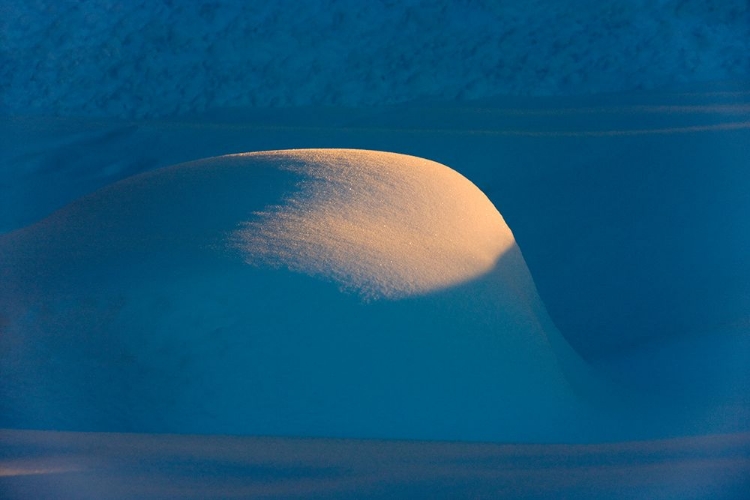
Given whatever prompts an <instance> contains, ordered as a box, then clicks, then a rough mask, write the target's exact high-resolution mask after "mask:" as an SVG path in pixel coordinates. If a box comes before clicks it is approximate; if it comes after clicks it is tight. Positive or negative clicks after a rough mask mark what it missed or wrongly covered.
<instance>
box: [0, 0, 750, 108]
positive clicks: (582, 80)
mask: <svg viewBox="0 0 750 500" xmlns="http://www.w3.org/2000/svg"><path fill="white" fill-rule="evenodd" d="M748 54H750V10H748V3H747V2H746V1H745V0H714V1H704V0H659V1H653V0H628V1H621V0H571V1H564V2H563V1H556V0H526V1H522V2H520V1H502V2H492V1H488V2H468V1H432V0H403V1H390V0H381V1H372V2H370V1H367V2H362V1H354V0H351V1H350V0H312V1H304V2H298V1H292V0H281V1H273V2H245V1H240V0H236V1H232V0H220V1H215V0H212V1H172V0H165V1H157V0H145V1H144V0H141V1H138V0H134V1H128V2H123V1H114V0H92V1H87V2H79V1H74V0H34V1H32V0H2V2H0V112H1V113H4V114H23V113H37V114H45V115H50V114H52V115H65V116H80V115H85V116H110V117H112V116H118V117H145V116H148V117H153V116H168V115H174V114H184V113H189V112H199V111H203V110H205V109H213V108H225V107H245V106H252V107H268V106H273V107H279V106H284V107H288V106H300V105H349V106H362V105H376V104H384V103H394V102H404V101H413V100H416V99H424V98H431V99H438V100H467V99H475V98H482V97H489V96H497V95H521V94H523V95H526V94H530V95H568V94H584V93H604V92H613V91H624V90H634V89H651V88H661V87H669V86H674V85H676V84H684V83H695V82H705V81H716V80H742V79H747V78H748V77H750V56H749V55H748Z"/></svg>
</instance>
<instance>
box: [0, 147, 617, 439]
mask: <svg viewBox="0 0 750 500" xmlns="http://www.w3.org/2000/svg"><path fill="white" fill-rule="evenodd" d="M0 279H2V282H3V288H4V290H5V292H4V293H3V295H2V297H1V298H0V318H1V320H2V321H1V322H0V328H2V331H3V335H2V336H1V337H0V410H1V411H0V427H13V428H54V429H75V430H99V431H102V430H104V431H123V430H124V431H132V430H138V431H145V432H180V433H182V432H191V433H237V434H256V435H258V434H274V435H296V436H309V435H315V436H329V437H336V436H349V437H388V438H419V439H459V440H460V439H469V440H527V441H528V440H545V441H554V440H570V439H589V438H591V436H593V435H596V434H597V432H598V431H597V425H601V424H597V422H599V420H597V419H596V418H595V417H594V414H595V412H594V411H593V410H592V409H591V408H590V407H589V406H588V405H587V404H586V403H585V400H586V395H590V391H592V390H594V389H593V385H594V382H593V380H592V377H591V376H590V374H589V373H588V372H587V369H586V367H585V366H584V365H583V363H582V362H581V361H580V360H579V359H578V357H577V356H576V355H575V353H574V352H573V351H572V350H571V349H570V348H569V347H568V346H567V344H566V343H565V341H564V340H563V339H562V337H561V336H560V334H559V333H558V332H557V330H556V329H555V328H554V326H553V325H552V323H551V322H550V320H549V319H548V317H547V314H546V312H545V310H544V307H543V305H542V303H541V301H540V299H539V297H538V295H537V293H536V290H535V287H534V284H533V281H532V279H531V276H530V274H529V272H528V270H527V268H526V265H525V262H524V260H523V257H522V256H521V253H520V251H519V250H518V248H517V246H516V245H515V242H514V239H513V235H512V233H511V232H510V230H509V229H508V227H507V226H506V225H505V223H504V221H503V219H502V217H501V216H500V214H499V213H498V212H497V210H495V208H494V207H493V205H492V204H491V203H490V202H489V200H488V199H487V198H486V197H485V196H484V195H483V194H482V192H481V191H479V189H477V188H476V187H475V186H474V185H473V184H472V183H470V182H469V181H468V180H466V179H465V178H464V177H462V176H461V175H460V174H458V173H456V172H454V171H453V170H451V169H449V168H447V167H445V166H443V165H440V164H437V163H434V162H431V161H428V160H423V159H419V158H416V157H410V156H405V155H399V154H393V153H382V152H374V151H361V150H292V151H276V152H265V153H249V154H241V155H230V156H224V157H218V158H211V159H207V160H201V161H197V162H192V163H187V164H182V165H177V166H174V167H168V168H164V169H160V170H156V171H152V172H148V173H145V174H141V175H138V176H136V177H132V178H129V179H126V180H123V181H120V182H118V183H115V184H113V185H111V186H109V187H107V188H104V189H102V190H99V191H97V192H95V193H93V194H91V195H89V196H86V197H84V198H82V199H80V200H78V201H76V202H74V203H72V204H70V205H68V206H67V207H65V208H63V209H61V210H59V211H57V212H55V213H54V214H52V215H51V216H50V217H48V218H46V219H44V220H42V221H40V222H39V223H37V224H35V225H32V226H29V227H27V228H25V229H22V230H18V231H15V232H12V233H9V234H7V235H4V236H2V238H1V239H0ZM610 423H611V422H610Z"/></svg>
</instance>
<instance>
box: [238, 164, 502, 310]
mask: <svg viewBox="0 0 750 500" xmlns="http://www.w3.org/2000/svg"><path fill="white" fill-rule="evenodd" d="M245 156H250V157H251V156H256V157H257V156H263V157H270V158H278V159H279V160H281V161H282V162H283V161H284V160H288V163H284V166H283V167H282V168H284V169H288V170H291V171H294V172H295V173H297V174H299V175H301V176H302V179H303V180H302V181H301V182H300V183H299V185H298V187H299V189H298V191H296V192H294V193H291V194H289V195H288V196H287V198H286V199H285V200H284V201H283V203H282V204H280V205H277V206H272V207H268V208H266V209H265V210H264V211H262V212H260V213H258V214H256V215H257V218H256V219H254V220H251V221H248V222H247V223H246V224H244V226H243V227H242V228H241V229H239V230H238V231H236V232H235V234H234V235H233V244H235V245H237V246H239V247H240V248H241V249H242V250H243V251H244V252H245V256H246V261H247V262H248V263H252V264H257V263H262V264H270V265H275V266H286V267H288V268H290V269H292V270H295V271H299V272H304V273H307V274H311V275H315V276H320V277H324V278H328V279H332V280H334V281H335V282H337V283H339V284H340V285H341V286H342V288H344V289H347V290H353V291H356V292H358V293H360V294H361V295H362V296H363V297H365V298H382V297H384V298H399V297H405V296H411V295H419V294H424V293H428V292H430V291H433V290H438V289H442V288H446V287H449V286H452V285H455V284H458V283H462V282H465V281H468V280H471V279H472V278H475V277H477V276H480V275H482V274H484V273H486V272H488V271H489V270H491V269H492V268H493V266H494V265H495V263H496V261H497V259H498V258H499V257H500V256H501V255H502V254H503V253H504V252H505V251H506V250H507V249H508V248H510V247H511V246H512V245H514V238H513V235H512V233H511V231H510V229H508V227H507V225H506V224H505V221H504V220H503V218H502V216H501V215H500V213H499V212H498V211H497V210H496V209H495V207H494V206H493V205H492V203H491V202H490V201H489V200H488V199H487V197H486V196H485V195H484V194H483V193H482V192H481V191H480V190H479V189H478V188H477V187H476V186H475V185H474V184H472V183H471V182H470V181H469V180H467V179H466V178H465V177H463V176H462V175H460V174H459V173H457V172H456V171H454V170H452V169H450V168H448V167H446V166H444V165H441V164H439V163H436V162H433V161H429V160H424V159H421V158H417V157H413V156H407V155H401V154H396V153H383V152H376V151H362V150H348V149H319V150H291V151H283V152H281V151H278V152H270V153H258V154H256V153H248V154H246V155H245Z"/></svg>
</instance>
